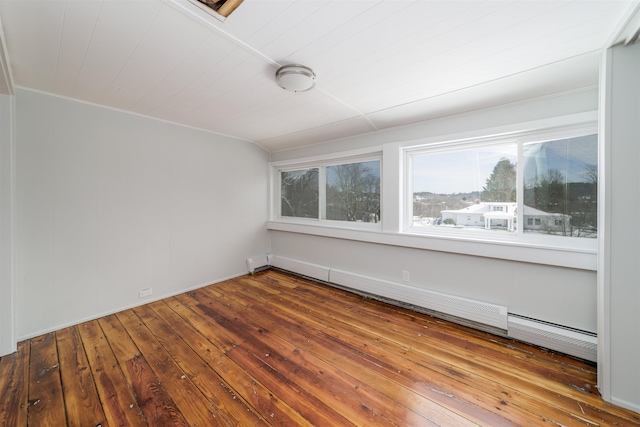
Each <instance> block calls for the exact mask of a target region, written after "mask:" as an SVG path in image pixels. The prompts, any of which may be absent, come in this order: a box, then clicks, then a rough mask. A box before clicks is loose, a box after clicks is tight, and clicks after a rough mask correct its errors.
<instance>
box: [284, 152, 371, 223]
mask: <svg viewBox="0 0 640 427" xmlns="http://www.w3.org/2000/svg"><path fill="white" fill-rule="evenodd" d="M380 172H381V170H380V159H367V160H362V161H350V162H344V163H335V162H332V163H326V164H316V165H313V166H310V167H305V168H294V169H288V168H283V169H278V175H279V178H280V179H279V181H280V185H279V186H280V213H279V217H280V218H283V219H286V218H291V219H293V218H302V219H315V220H320V221H343V222H350V223H378V222H380V216H381V215H380V213H381V212H380Z"/></svg>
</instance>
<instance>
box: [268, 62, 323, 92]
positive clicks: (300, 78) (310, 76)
mask: <svg viewBox="0 0 640 427" xmlns="http://www.w3.org/2000/svg"><path fill="white" fill-rule="evenodd" d="M276 83H278V86H280V87H281V88H283V89H286V90H290V91H292V92H305V91H308V90H310V89H313V87H314V86H315V85H316V74H315V73H314V72H313V70H312V69H311V68H309V67H305V66H304V65H296V64H291V65H283V66H282V67H280V68H278V71H276Z"/></svg>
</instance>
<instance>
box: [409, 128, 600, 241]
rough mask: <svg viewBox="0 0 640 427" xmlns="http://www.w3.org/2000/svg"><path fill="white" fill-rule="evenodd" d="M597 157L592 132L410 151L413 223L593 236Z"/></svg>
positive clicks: (415, 225)
mask: <svg viewBox="0 0 640 427" xmlns="http://www.w3.org/2000/svg"><path fill="white" fill-rule="evenodd" d="M597 156H598V148H597V135H587V136H580V137H576V138H569V139H560V140H551V141H543V142H532V143H524V144H523V145H522V155H521V158H520V159H519V158H518V143H516V142H513V143H507V144H500V145H496V146H488V147H480V148H469V147H465V148H457V149H452V150H449V151H428V150H424V151H417V152H414V153H412V154H411V155H410V161H411V165H410V166H411V171H412V172H411V175H412V176H411V177H410V179H411V186H412V193H413V194H412V197H413V199H412V214H413V215H412V222H411V226H412V228H413V229H414V230H421V229H422V230H427V229H436V228H437V229H440V230H446V229H454V228H455V229H466V230H485V231H487V232H496V231H500V232H507V233H515V232H517V231H518V224H519V223H520V222H521V223H522V228H521V230H522V231H523V232H525V233H538V234H549V235H560V236H569V237H587V238H595V237H597V176H598V168H597ZM518 162H522V165H523V168H522V172H521V174H522V177H519V176H518ZM518 180H522V182H520V183H519V182H518ZM518 184H521V185H518ZM518 188H523V191H522V193H523V194H519V193H518ZM520 199H522V200H520ZM519 202H521V204H520V205H521V206H522V212H520V213H519V212H518V205H519Z"/></svg>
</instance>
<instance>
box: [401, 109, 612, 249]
mask: <svg viewBox="0 0 640 427" xmlns="http://www.w3.org/2000/svg"><path fill="white" fill-rule="evenodd" d="M594 134H595V135H598V124H597V121H596V120H590V121H587V122H582V123H576V124H566V125H561V126H555V127H546V128H538V129H529V130H522V131H515V132H510V133H506V134H497V135H488V136H478V137H471V138H466V139H450V140H447V139H446V138H443V139H442V140H440V141H434V142H431V143H428V144H414V145H403V146H402V148H401V150H402V155H401V158H402V161H403V170H404V175H403V190H402V200H403V211H404V215H403V216H402V219H401V220H402V225H401V229H402V232H404V233H407V234H412V235H419V236H425V237H438V238H455V239H470V240H474V241H475V240H480V241H484V242H487V243H492V242H514V243H519V244H525V245H526V244H531V245H547V246H549V247H550V248H558V249H580V250H586V251H590V252H591V251H595V250H597V241H598V238H592V239H591V238H580V237H571V236H558V235H546V234H536V233H525V232H524V197H523V195H524V180H523V174H524V164H523V163H524V162H523V161H522V160H523V146H524V144H529V143H537V142H549V141H556V140H562V139H568V138H575V137H581V136H588V135H594ZM511 144H515V145H516V151H517V158H516V169H517V177H516V194H518V197H517V200H516V206H517V211H518V216H517V227H516V230H515V233H502V232H500V231H497V232H495V233H493V232H492V233H486V232H484V230H477V231H476V230H470V229H465V230H464V232H463V233H460V231H462V230H457V229H453V230H452V229H435V228H427V229H424V228H422V229H421V228H419V227H414V226H413V188H412V187H413V168H412V166H413V162H412V157H413V156H417V155H424V154H436V153H442V152H454V151H461V150H473V149H476V148H477V149H480V148H486V147H494V146H504V145H511ZM598 149H599V148H598Z"/></svg>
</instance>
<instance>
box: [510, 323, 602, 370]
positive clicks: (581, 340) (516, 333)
mask: <svg viewBox="0 0 640 427" xmlns="http://www.w3.org/2000/svg"><path fill="white" fill-rule="evenodd" d="M507 334H508V336H509V337H510V338H513V339H516V340H518V341H524V342H528V343H531V344H535V345H538V346H540V347H545V348H549V349H551V350H556V351H559V352H561V353H565V354H569V355H571V356H575V357H579V358H581V359H585V360H589V361H591V362H596V361H597V360H598V337H597V336H596V334H590V333H588V332H584V331H578V330H574V329H570V328H564V327H562V326H557V325H552V324H548V323H545V322H541V321H539V320H535V319H529V318H525V317H521V316H518V315H513V314H512V315H509V321H508V328H507Z"/></svg>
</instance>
